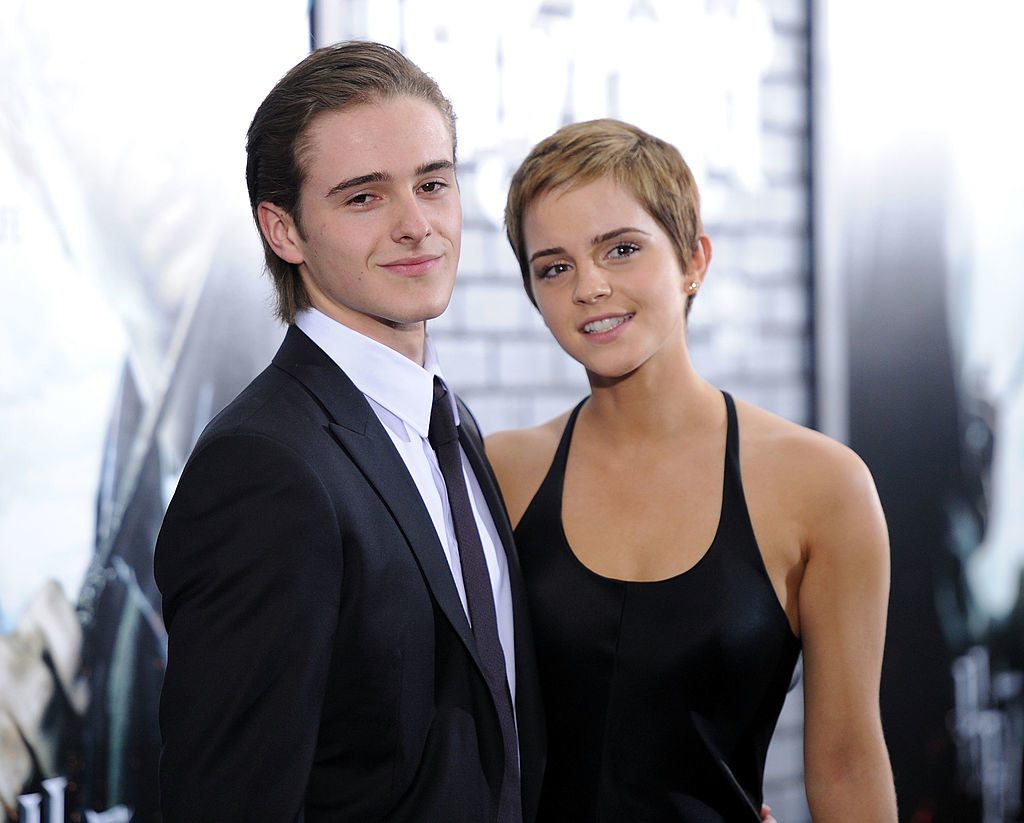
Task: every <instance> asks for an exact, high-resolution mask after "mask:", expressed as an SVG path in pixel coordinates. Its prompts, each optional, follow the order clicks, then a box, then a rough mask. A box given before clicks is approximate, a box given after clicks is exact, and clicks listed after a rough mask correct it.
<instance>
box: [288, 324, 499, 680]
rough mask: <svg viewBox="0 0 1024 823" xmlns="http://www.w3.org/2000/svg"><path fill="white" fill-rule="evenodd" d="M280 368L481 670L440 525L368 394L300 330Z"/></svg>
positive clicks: (290, 337) (293, 331)
mask: <svg viewBox="0 0 1024 823" xmlns="http://www.w3.org/2000/svg"><path fill="white" fill-rule="evenodd" d="M274 365H275V366H277V367H278V368H281V369H283V370H284V371H286V372H288V373H289V374H291V375H292V376H293V377H294V378H295V379H296V380H298V381H299V382H300V383H302V385H304V386H305V387H306V389H307V390H308V391H309V392H310V393H311V394H312V395H313V396H314V397H316V398H317V400H318V401H319V402H320V404H321V405H322V406H323V408H324V410H325V411H326V413H327V415H328V417H329V418H330V420H331V422H330V423H329V424H328V426H329V428H330V431H331V433H332V434H333V435H334V437H335V439H336V440H337V442H338V444H339V445H340V446H341V448H342V449H343V450H344V451H345V453H346V454H348V456H349V457H350V458H351V460H352V462H353V463H355V465H356V466H357V467H358V468H359V470H360V471H361V472H362V474H363V476H364V477H365V478H366V481H367V482H368V483H369V484H370V485H371V486H372V487H373V489H374V490H375V491H376V492H377V494H378V495H379V496H380V499H381V501H382V502H383V503H384V505H385V506H386V507H387V509H388V511H389V512H390V513H391V516H392V517H393V518H394V520H395V522H396V523H397V524H398V527H399V528H400V529H401V531H402V533H403V534H404V535H405V539H406V541H407V542H408V544H409V547H410V548H411V549H412V552H413V554H414V555H415V556H416V560H417V563H418V564H419V567H420V569H421V571H422V572H423V577H424V579H425V580H426V582H427V585H428V586H429V588H430V590H431V593H432V594H433V596H434V599H435V600H436V601H437V603H438V606H439V607H440V608H441V611H442V612H443V613H444V615H445V616H446V617H447V618H448V621H449V622H450V623H451V624H452V627H453V628H454V629H455V631H456V633H457V634H458V635H459V637H460V638H461V640H462V642H463V644H464V645H465V646H466V649H467V650H468V652H469V653H470V655H471V656H472V657H473V659H474V661H476V664H477V665H478V666H479V665H480V661H479V660H478V659H477V653H476V645H475V643H474V641H473V633H472V630H471V629H470V626H469V621H468V620H467V618H466V613H465V611H463V608H462V601H461V600H460V599H459V594H458V591H457V590H456V588H455V581H454V580H453V579H452V573H451V569H450V568H449V567H448V561H447V560H446V559H445V554H444V551H443V550H442V548H441V545H440V543H439V542H438V539H437V532H436V530H435V529H434V524H433V522H432V521H431V519H430V515H429V514H428V513H427V509H426V507H425V506H424V505H423V499H422V498H421V497H420V493H419V490H418V489H417V488H416V484H415V483H414V482H413V480H412V477H411V476H410V475H409V471H408V469H407V468H406V466H405V463H404V462H403V461H402V458H401V456H400V455H399V454H398V451H397V450H396V449H395V445H394V443H393V442H392V441H391V438H390V437H389V436H388V433H387V432H386V431H385V430H384V427H383V426H382V425H381V422H380V420H378V419H377V415H376V414H374V412H373V409H371V408H370V405H369V404H368V403H367V402H366V398H365V397H364V396H363V393H362V392H360V391H359V389H357V388H356V386H355V385H354V384H353V383H352V381H351V380H349V378H348V376H347V375H346V374H345V373H344V372H343V371H342V370H341V369H340V368H338V366H337V364H335V363H334V361H333V360H331V359H330V357H328V356H327V355H326V354H325V353H324V352H323V350H322V349H320V348H319V347H318V346H317V345H316V344H315V343H313V341H312V340H310V339H309V338H308V337H307V336H306V335H305V334H303V332H302V331H300V330H299V329H298V328H296V327H295V326H292V327H291V328H289V330H288V334H287V335H286V336H285V340H284V343H282V345H281V348H280V350H279V351H278V354H277V356H276V357H275V358H274Z"/></svg>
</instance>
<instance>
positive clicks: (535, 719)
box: [459, 401, 545, 799]
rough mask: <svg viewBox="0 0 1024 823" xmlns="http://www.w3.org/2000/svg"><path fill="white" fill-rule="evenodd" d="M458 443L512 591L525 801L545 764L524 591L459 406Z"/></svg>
mask: <svg viewBox="0 0 1024 823" xmlns="http://www.w3.org/2000/svg"><path fill="white" fill-rule="evenodd" d="M459 417H460V425H459V442H460V443H461V444H462V448H463V450H464V451H465V452H466V457H467V458H469V463H470V465H471V466H472V467H473V472H474V473H475V474H476V478H477V482H479V484H480V489H481V491H482V492H483V494H484V498H485V499H486V500H487V506H488V508H489V509H490V510H491V518H492V519H493V520H494V525H495V528H496V529H497V532H498V536H499V538H500V539H501V543H502V546H503V547H504V549H505V556H506V557H507V558H508V570H509V583H510V585H511V588H512V620H513V631H514V635H515V645H516V723H517V725H518V729H519V748H520V752H521V754H522V758H521V767H522V775H523V781H524V783H523V789H524V799H525V797H526V793H527V791H528V788H527V787H528V785H529V787H530V789H529V790H532V789H534V788H539V777H538V774H539V771H538V770H539V769H542V768H543V762H544V756H543V752H544V748H545V742H544V736H545V732H544V723H543V709H542V708H541V697H540V680H539V676H538V672H537V664H536V652H535V650H534V646H533V629H532V627H531V626H530V618H529V610H528V607H527V600H526V588H525V584H524V583H523V575H522V571H521V570H520V568H519V555H518V554H517V553H516V548H515V542H514V538H513V534H512V526H511V524H510V523H509V521H508V514H507V512H506V509H505V500H504V498H503V497H502V495H501V490H500V488H499V486H498V480H497V478H496V477H495V476H494V471H493V470H492V469H491V464H490V463H488V462H487V458H486V457H485V455H484V450H483V443H482V442H481V440H480V437H479V433H478V430H477V428H476V422H475V421H474V420H473V416H472V415H471V414H470V413H469V410H468V409H467V408H466V407H465V405H464V404H463V403H462V402H461V401H459Z"/></svg>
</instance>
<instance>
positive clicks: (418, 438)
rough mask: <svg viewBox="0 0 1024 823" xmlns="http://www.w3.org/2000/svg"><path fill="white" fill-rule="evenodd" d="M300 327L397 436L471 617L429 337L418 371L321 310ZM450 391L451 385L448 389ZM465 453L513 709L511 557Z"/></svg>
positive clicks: (303, 315)
mask: <svg viewBox="0 0 1024 823" xmlns="http://www.w3.org/2000/svg"><path fill="white" fill-rule="evenodd" d="M295 325H296V326H298V327H299V328H300V329H301V330H302V331H303V332H305V334H306V336H307V337H309V338H310V339H311V340H312V341H313V342H314V343H316V344H317V345H318V346H319V347H320V348H321V349H323V350H324V352H326V353H327V355H328V356H329V357H330V358H331V359H332V360H333V361H334V362H335V363H337V364H338V366H339V367H340V368H341V370H342V371H344V372H345V374H347V375H348V377H349V379H350V380H351V381H352V382H353V383H354V384H355V385H356V388H358V389H359V391H361V392H362V393H363V395H364V396H365V397H366V400H367V402H369V404H370V408H372V409H373V411H374V412H375V413H376V415H377V418H378V419H379V420H380V422H381V423H382V424H383V426H384V430H385V431H386V432H387V433H388V435H390V437H391V441H392V442H393V443H394V444H395V448H396V449H398V454H399V455H400V456H401V458H402V460H403V461H404V463H405V465H406V468H408V470H409V474H410V475H411V476H412V479H413V482H414V483H415V484H416V488H417V489H418V490H419V493H420V497H422V498H423V504H424V505H425V506H426V508H427V512H428V513H429V514H430V519H431V520H432V521H433V523H434V529H435V530H436V531H437V537H438V540H439V541H440V543H441V547H442V549H444V553H445V557H446V558H447V560H448V567H449V568H450V569H451V572H452V578H453V579H454V580H455V588H456V589H457V590H458V592H459V599H460V600H461V601H462V608H463V611H465V612H466V617H467V619H468V618H469V608H468V606H467V604H466V587H465V584H464V583H463V582H462V566H461V564H460V561H459V545H458V543H457V542H456V540H455V528H454V526H453V525H452V513H451V507H450V506H449V504H448V494H447V492H446V490H445V485H444V478H443V477H442V476H441V469H440V467H439V466H438V464H437V456H436V455H435V454H434V449H433V448H432V447H431V445H430V442H429V441H428V440H427V434H428V431H429V428H430V407H431V406H432V405H433V402H434V375H437V376H438V377H440V378H441V380H442V381H443V380H444V375H442V374H441V367H440V364H439V363H438V360H437V353H436V351H435V350H434V346H433V344H432V343H431V341H430V338H429V337H427V339H426V346H425V347H424V351H423V365H422V366H419V365H418V364H416V363H414V362H413V361H412V360H410V359H409V358H408V357H406V356H404V355H402V354H399V353H398V352H396V351H395V350H394V349H391V348H388V347H387V346H385V345H384V344H383V343H378V342H377V341H376V340H371V339H370V338H369V337H366V336H365V335H362V334H360V333H359V332H357V331H353V330H352V329H350V328H348V326H344V325H342V324H341V323H339V322H337V321H336V320H332V319H331V318H330V317H328V316H327V315H325V314H323V313H322V312H320V311H317V310H316V309H306V310H304V311H301V312H299V313H298V314H297V315H296V317H295ZM445 385H446V386H447V383H446V384H445ZM448 396H449V397H451V398H452V409H453V411H454V413H455V422H456V424H458V422H459V410H458V407H457V405H456V404H455V401H454V395H453V394H452V393H451V391H449V394H448ZM460 452H461V453H462V473H463V475H464V476H465V479H466V488H467V489H468V490H469V502H470V505H471V506H472V508H473V516H474V518H475V519H476V525H477V530H478V531H479V532H480V542H481V543H482V544H483V548H484V557H485V559H486V560H487V570H488V572H489V573H490V576H491V589H492V591H493V592H494V608H495V611H496V613H497V618H498V639H499V640H500V641H501V647H502V650H503V651H504V653H505V672H506V674H507V676H508V685H509V689H510V691H511V693H512V701H513V706H514V705H515V695H516V675H515V672H516V667H515V645H514V635H513V628H512V589H511V586H510V585H509V578H508V558H507V557H506V556H505V552H504V550H503V549H502V548H501V540H500V539H499V538H498V533H497V530H496V529H495V527H494V520H493V519H492V518H491V513H490V510H489V509H488V508H487V501H486V500H485V499H484V496H483V492H482V491H481V490H480V483H479V482H478V481H477V478H476V475H475V474H474V473H473V469H472V466H470V464H469V462H468V461H467V459H466V454H465V451H463V450H462V449H461V446H460Z"/></svg>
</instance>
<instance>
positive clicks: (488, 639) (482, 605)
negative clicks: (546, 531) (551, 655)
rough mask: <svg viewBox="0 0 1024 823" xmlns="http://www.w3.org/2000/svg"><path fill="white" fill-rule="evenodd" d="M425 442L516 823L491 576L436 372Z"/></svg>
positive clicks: (508, 820)
mask: <svg viewBox="0 0 1024 823" xmlns="http://www.w3.org/2000/svg"><path fill="white" fill-rule="evenodd" d="M428 437H429V440H430V445H431V446H432V447H433V449H434V453H435V454H436V455H437V462H438V465H439V466H440V468H441V476H442V477H443V478H444V485H445V488H446V489H447V491H448V504H449V506H450V507H451V511H452V522H453V524H454V526H455V539H456V541H458V544H459V561H460V563H461V565H462V582H463V584H464V585H465V588H466V600H467V602H468V604H469V619H470V622H471V623H472V624H473V636H474V638H475V639H476V650H477V654H478V656H479V658H480V664H481V666H482V667H483V671H484V679H485V680H486V681H487V686H488V688H489V689H490V692H491V696H492V697H493V698H494V705H495V707H496V708H497V710H498V720H499V721H500V723H501V736H502V739H503V741H504V749H505V775H504V779H503V780H502V787H501V797H500V799H499V803H498V820H499V821H501V823H521V821H522V819H523V813H522V800H521V798H520V784H519V744H518V743H517V740H516V724H515V718H514V717H513V714H512V698H511V695H510V694H509V688H508V680H507V679H506V676H505V655H504V653H503V652H502V649H501V641H500V640H499V639H498V620H497V617H496V616H495V610H494V595H493V593H492V590H491V576H490V574H489V573H488V572H487V560H486V559H485V558H484V549H483V546H482V545H481V543H480V533H479V532H478V531H477V526H476V519H475V518H474V517H473V509H472V508H471V507H470V504H469V493H468V492H467V490H466V481H465V479H464V478H463V476H462V454H461V452H460V451H459V435H458V432H457V431H456V429H455V417H454V415H453V414H452V403H451V400H450V399H449V397H448V391H447V389H445V387H444V384H443V383H442V382H441V380H440V378H438V377H435V378H434V404H433V406H432V407H431V410H430V433H429V436H428Z"/></svg>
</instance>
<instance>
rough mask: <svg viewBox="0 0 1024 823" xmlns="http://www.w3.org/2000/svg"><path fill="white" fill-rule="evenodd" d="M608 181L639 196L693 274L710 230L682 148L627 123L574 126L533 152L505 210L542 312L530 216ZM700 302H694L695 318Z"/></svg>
mask: <svg viewBox="0 0 1024 823" xmlns="http://www.w3.org/2000/svg"><path fill="white" fill-rule="evenodd" d="M602 177H610V178H611V179H612V180H614V181H615V182H616V183H617V184H618V185H619V186H621V187H622V188H624V189H626V191H629V192H630V193H632V195H633V196H634V197H635V198H636V199H637V201H638V202H639V203H640V205H641V206H643V207H644V209H645V210H646V211H647V213H648V214H650V215H651V217H653V218H654V219H655V220H657V221H658V223H659V224H660V225H661V227H662V228H663V229H664V230H665V233H666V234H667V235H668V236H669V238H670V239H671V241H672V243H673V245H674V246H675V247H676V252H677V254H678V255H679V262H680V264H681V265H682V267H683V270H684V271H685V270H686V269H687V268H688V267H689V264H690V258H691V256H692V255H693V252H694V249H695V248H696V246H697V243H698V240H699V239H700V236H701V235H702V234H703V233H704V228H703V226H702V225H701V220H700V194H699V192H698V191H697V183H696V182H695V181H694V179H693V174H692V173H691V172H690V168H689V166H687V165H686V161H684V160H683V157H682V155H681V154H680V153H679V151H678V150H677V149H676V148H675V146H672V145H671V144H669V143H666V142H665V141H664V140H659V139H658V138H657V137H654V136H652V135H650V134H648V133H647V132H645V131H643V130H641V129H638V128H637V127H636V126H632V125H630V124H629V123H623V122H622V121H620V120H610V119H605V120H590V121H587V122H585V123H573V124H571V125H568V126H563V127H562V128H560V129H559V130H558V131H556V132H555V133H554V134H552V135H551V136H550V137H548V138H546V139H544V140H542V141H541V142H540V143H538V144H537V145H536V146H534V147H533V150H532V151H531V152H530V153H529V154H528V155H527V156H526V159H525V160H523V162H522V164H521V165H520V166H519V168H518V169H517V170H516V173H515V174H514V175H513V176H512V184H511V186H510V187H509V192H508V201H507V202H506V204H505V233H506V235H507V236H508V242H509V243H510V244H511V245H512V251H513V252H514V253H515V255H516V259H517V260H518V261H519V269H520V272H521V273H522V275H523V287H524V288H525V289H526V294H527V295H528V296H529V298H530V301H531V302H532V303H533V304H534V305H535V306H536V305H537V301H536V300H534V297H533V289H532V288H531V285H530V263H529V260H528V259H527V253H526V238H525V237H523V220H524V218H525V216H526V212H527V210H528V209H529V208H530V206H531V205H532V204H533V202H534V201H535V200H536V199H537V198H538V197H540V196H541V195H544V194H547V193H548V192H550V191H552V190H553V189H558V188H564V189H566V190H572V189H576V188H579V187H580V186H585V185H587V184H588V183H593V182H594V181H595V180H599V179H600V178H602ZM692 302H693V295H690V296H688V297H687V299H686V311H687V313H689V311H690V304H691V303H692Z"/></svg>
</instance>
